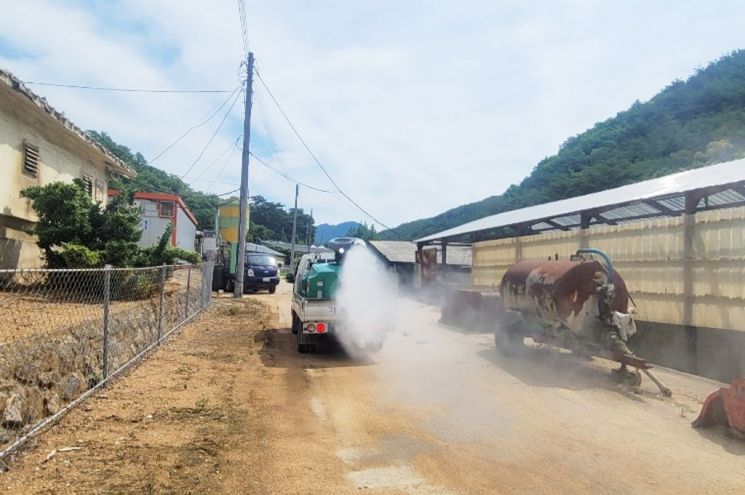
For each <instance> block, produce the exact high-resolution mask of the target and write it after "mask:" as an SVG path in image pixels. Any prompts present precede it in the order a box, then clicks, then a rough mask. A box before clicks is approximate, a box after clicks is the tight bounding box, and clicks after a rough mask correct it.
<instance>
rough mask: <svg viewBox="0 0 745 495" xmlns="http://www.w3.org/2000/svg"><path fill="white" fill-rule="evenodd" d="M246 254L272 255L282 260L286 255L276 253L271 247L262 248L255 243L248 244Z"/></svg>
mask: <svg viewBox="0 0 745 495" xmlns="http://www.w3.org/2000/svg"><path fill="white" fill-rule="evenodd" d="M246 252H247V253H263V254H271V255H272V256H279V257H280V258H284V257H285V255H284V254H282V253H280V252H279V251H275V250H274V249H272V248H270V247H267V246H262V245H261V244H256V243H254V242H247V243H246Z"/></svg>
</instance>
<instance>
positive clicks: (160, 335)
mask: <svg viewBox="0 0 745 495" xmlns="http://www.w3.org/2000/svg"><path fill="white" fill-rule="evenodd" d="M165 296H166V265H165V264H164V265H163V266H161V267H160V305H159V306H158V340H157V342H160V339H162V338H163V303H164V302H165Z"/></svg>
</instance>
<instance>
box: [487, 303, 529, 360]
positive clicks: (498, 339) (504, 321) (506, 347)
mask: <svg viewBox="0 0 745 495" xmlns="http://www.w3.org/2000/svg"><path fill="white" fill-rule="evenodd" d="M524 325H525V320H523V316H522V315H521V314H520V313H518V312H516V311H506V312H505V314H504V316H503V317H502V318H501V321H500V324H499V325H498V326H497V328H495V329H494V346H495V347H496V348H497V350H498V351H499V352H500V353H501V354H503V355H505V356H514V355H515V354H517V353H519V352H520V351H521V350H523V349H524V348H525V347H524V346H523V337H524V335H523V331H522V327H523V326H524Z"/></svg>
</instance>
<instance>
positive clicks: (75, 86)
mask: <svg viewBox="0 0 745 495" xmlns="http://www.w3.org/2000/svg"><path fill="white" fill-rule="evenodd" d="M23 84H34V85H36V86H52V87H55V88H71V89H88V90H92V91H118V92H123V93H232V92H233V90H232V89H142V88H106V87H101V86H82V85H78V84H58V83H49V82H40V81H23Z"/></svg>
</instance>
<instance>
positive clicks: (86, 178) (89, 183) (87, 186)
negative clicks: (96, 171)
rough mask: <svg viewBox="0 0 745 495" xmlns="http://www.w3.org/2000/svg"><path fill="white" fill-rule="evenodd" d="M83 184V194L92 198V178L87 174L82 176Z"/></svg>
mask: <svg viewBox="0 0 745 495" xmlns="http://www.w3.org/2000/svg"><path fill="white" fill-rule="evenodd" d="M83 184H84V186H85V192H87V193H88V196H90V197H91V198H92V197H93V177H91V176H90V175H87V174H83Z"/></svg>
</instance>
